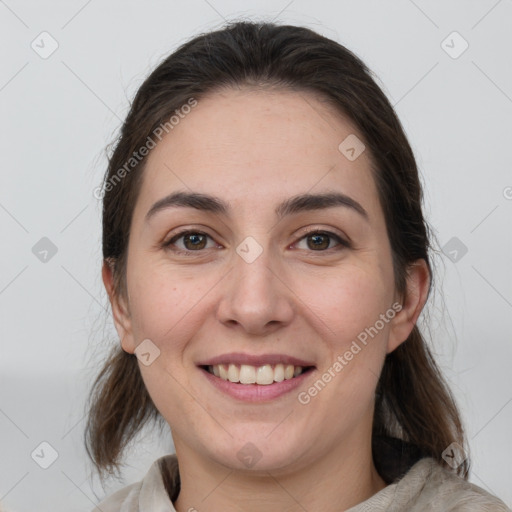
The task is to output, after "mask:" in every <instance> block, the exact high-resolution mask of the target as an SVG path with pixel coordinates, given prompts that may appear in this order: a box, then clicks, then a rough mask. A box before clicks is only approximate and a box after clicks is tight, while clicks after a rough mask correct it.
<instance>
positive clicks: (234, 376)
mask: <svg viewBox="0 0 512 512" xmlns="http://www.w3.org/2000/svg"><path fill="white" fill-rule="evenodd" d="M228 380H229V381H231V382H240V370H239V368H238V366H235V365H234V364H230V365H229V368H228Z"/></svg>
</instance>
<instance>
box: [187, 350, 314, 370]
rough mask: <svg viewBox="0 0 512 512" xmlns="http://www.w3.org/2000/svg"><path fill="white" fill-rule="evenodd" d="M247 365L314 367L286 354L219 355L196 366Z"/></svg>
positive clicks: (308, 362)
mask: <svg viewBox="0 0 512 512" xmlns="http://www.w3.org/2000/svg"><path fill="white" fill-rule="evenodd" d="M229 363H232V364H240V365H241V364H247V365H250V366H263V365H265V364H293V365H294V366H302V367H306V366H314V365H313V363H311V362H310V361H305V360H304V359H299V358H298V357H293V356H289V355H286V354H260V355H251V354H244V353H242V352H232V353H230V354H221V355H219V356H215V357H212V358H210V359H206V360H204V361H201V362H199V363H197V366H215V365H216V364H229Z"/></svg>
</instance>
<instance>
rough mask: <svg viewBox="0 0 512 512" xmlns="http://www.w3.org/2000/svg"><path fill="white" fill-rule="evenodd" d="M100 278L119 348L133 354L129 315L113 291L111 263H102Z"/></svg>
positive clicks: (123, 303)
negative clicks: (108, 304)
mask: <svg viewBox="0 0 512 512" xmlns="http://www.w3.org/2000/svg"><path fill="white" fill-rule="evenodd" d="M101 277H102V279H103V284H104V285H105V289H106V290H107V294H108V298H109V300H110V306H111V307H112V315H113V317H114V325H115V328H116V331H117V334H118V336H119V339H120V340H121V347H122V349H123V350H124V351H125V352H128V353H129V354H133V353H134V351H135V344H134V340H133V333H132V323H131V318H130V313H129V310H128V307H127V304H126V303H125V300H124V299H123V298H122V297H120V295H119V294H118V293H117V291H116V289H115V286H114V273H113V265H112V263H111V262H107V261H104V262H103V267H102V269H101Z"/></svg>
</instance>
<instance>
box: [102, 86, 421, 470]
mask: <svg viewBox="0 0 512 512" xmlns="http://www.w3.org/2000/svg"><path fill="white" fill-rule="evenodd" d="M355 136H357V131H356V130H355V129H354V128H353V126H352V125H351V124H350V123H349V122H348V121H347V120H344V119H343V118H342V117H341V116H340V115H339V114H338V113H335V112H334V111H333V109H332V108H328V107H327V106H326V105H325V104H322V103H320V102H319V101H318V100H317V99H315V98H314V97H313V96H312V95H309V94H306V93H297V92H288V91H281V92H268V91H257V92H255V91H250V90H237V91H234V90H233V91H231V90H230V91H224V92H222V93H220V92H216V93H215V94H212V95H210V96H209V97H207V98H205V99H201V100H200V101H198V104H197V106H195V107H194V108H193V109H191V112H190V113H189V114H188V115H186V116H184V118H182V119H180V121H179V123H178V124H176V125H175V126H174V128H173V129H172V130H171V131H170V132H169V133H168V135H166V136H165V137H164V138H163V139H162V141H161V142H160V143H159V144H158V145H157V146H156V148H155V149H152V150H151V153H150V154H149V157H148V161H147V166H146V168H145V171H144V173H145V174H144V180H143V184H142V187H141V190H140V195H139V196H138V199H137V203H136V206H135V209H134V214H133V220H132V225H131V233H130V241H129V247H128V259H127V271H126V279H127V281H126V283H127V301H126V302H123V301H122V300H121V302H120V303H119V304H120V305H118V306H116V309H115V318H116V327H117V329H118V332H119V334H120V337H121V339H122V346H123V348H124V349H125V350H126V351H128V352H134V351H135V349H136V347H137V346H139V345H140V344H141V343H142V342H143V341H144V340H149V341H144V344H143V345H140V347H139V349H138V350H137V354H138V356H139V366H140V369H141V372H142V376H143V379H144V382H145V384H146V386H147V389H148V391H149V394H150V395H151V398H152V399H153V401H154V403H155V405H156V407H157V408H158V410H159V411H160V413H161V414H162V415H163V416H164V418H165V419H166V421H167V422H168V423H169V425H170V427H171V429H172V433H173V438H174V442H175V445H176V449H177V452H178V455H180V451H182V452H185V450H187V451H189V452H194V453H195V455H197V456H200V457H203V458H204V460H207V459H208V460H209V461H210V462H211V461H212V460H213V461H215V462H218V463H220V464H222V465H225V466H228V467H233V468H239V469H243V468H249V467H251V465H252V464H254V463H255V462H256V463H257V465H255V469H263V470H269V469H274V470H276V469H283V468H291V467H300V466H301V465H305V464H310V463H311V461H312V460H314V458H316V457H321V456H322V455H325V454H329V453H333V451H335V450H337V449H338V447H342V446H344V447H345V449H346V447H347V443H351V445H352V446H356V445H357V442H359V441H361V439H364V443H366V444H367V443H368V442H369V435H370V432H371V421H372V413H373V403H374V402H373V400H374V391H375V387H376V385H377V380H378V376H379V374H380V371H381V368H382V364H383V360H384V357H385V355H386V353H387V352H390V351H392V350H393V349H394V348H396V346H397V345H398V344H399V343H400V342H402V341H403V340H404V339H405V338H406V337H407V335H408V334H409V332H410V330H411V329H412V326H413V323H411V322H409V323H406V322H405V321H403V320H400V319H401V318H402V315H403V313H404V311H402V312H401V313H397V309H399V307H398V308H395V309H393V308H392V305H393V304H394V303H395V306H396V302H395V301H397V300H398V299H399V298H398V296H397V295H396V294H395V289H394V279H393V271H392V260H391V250H390V245H389V241H388V238H387V233H386V227H385V222H384V217H383V213H382V210H381V208H380V205H379V201H378V195H377V190H376V188H375V184H374V181H373V179H372V176H371V174H370V160H369V154H368V150H363V151H362V152H361V150H362V147H361V146H358V145H357V139H355V138H354V137H355ZM347 137H349V139H347ZM346 139H347V140H346ZM345 140H346V142H344V143H343V144H342V146H341V149H340V147H339V146H340V144H341V143H342V142H343V141H345ZM354 141H355V142H354ZM351 148H353V150H352V149H351ZM360 152H361V153H360ZM358 153H360V154H359V156H358ZM177 192H180V193H182V194H184V195H185V196H186V195H188V194H202V195H204V196H208V200H204V201H197V200H196V201H195V203H194V202H193V203H192V204H195V207H194V206H191V205H190V204H189V205H188V206H186V205H184V203H185V202H186V201H182V203H181V204H178V203H176V202H172V201H170V200H169V201H167V202H165V200H164V199H165V198H168V197H169V196H172V194H176V193H177ZM323 194H343V195H344V196H347V197H348V198H350V199H349V201H352V203H353V204H356V202H357V203H358V204H359V205H360V207H354V206H350V205H349V206H347V204H345V205H344V204H342V203H341V202H339V201H332V202H328V201H327V200H325V199H324V200H320V201H317V200H314V199H312V200H310V201H309V200H307V198H303V199H302V200H300V199H299V200H297V198H299V197H301V196H317V195H323ZM162 200H164V202H163V203H162V202H161V203H159V202H160V201H162ZM158 203H159V206H157V207H155V208H154V205H156V204H158ZM218 203H222V204H223V205H224V206H225V209H224V210H222V211H221V209H220V208H214V207H213V206H212V204H218ZM358 210H359V211H358ZM149 212H151V213H149ZM363 212H366V213H363ZM185 230H186V231H189V232H191V233H189V235H188V236H178V235H179V233H180V232H182V231H185ZM310 232H311V233H310ZM194 233H195V234H194ZM308 233H309V234H308ZM315 233H316V234H315ZM345 241H346V242H347V243H348V245H345ZM169 242H170V243H169ZM104 277H105V276H104ZM414 320H415V319H414ZM370 333H371V334H370ZM365 334H366V336H365ZM363 340H365V341H364V342H363ZM354 343H355V344H354ZM356 347H359V349H358V348H356ZM294 359H295V363H296V366H298V365H300V364H302V365H303V366H304V367H313V368H310V369H309V370H308V371H307V372H305V373H303V374H302V375H300V376H299V377H296V378H293V379H288V378H285V379H284V380H283V371H284V372H285V373H286V371H288V372H290V371H291V370H286V366H287V364H289V363H290V362H291V363H293V360H294ZM214 362H219V363H226V364H229V363H232V364H234V365H235V366H233V367H232V369H231V370H230V369H229V367H228V366H226V367H225V368H226V371H228V372H230V373H229V375H230V376H231V377H233V378H236V376H237V369H238V368H239V367H240V368H241V370H242V373H243V375H244V377H243V378H244V380H245V378H246V377H247V379H248V381H250V380H251V377H254V376H255V375H258V374H259V378H260V379H263V380H262V381H261V382H263V381H264V380H265V379H270V380H272V381H273V380H274V379H275V380H276V381H282V382H276V383H274V384H254V383H252V384H243V383H229V382H227V381H225V380H224V379H223V378H221V377H220V376H219V377H217V376H215V375H211V374H209V373H208V371H207V370H205V369H204V368H203V367H202V365H207V364H208V363H212V364H213V363H214ZM243 363H248V366H247V367H245V365H244V367H242V366H240V365H241V364H243ZM336 363H338V364H336ZM269 364H270V367H269V366H268V365H269ZM279 364H283V365H284V366H283V367H282V369H281V368H280V367H277V369H276V366H275V365H279ZM265 365H267V366H265ZM260 367H265V368H264V369H260ZM253 368H254V369H253ZM282 370H283V371H282ZM269 372H270V373H269ZM274 372H275V373H274ZM289 376H290V375H289V374H288V375H286V377H289ZM329 376H330V378H329ZM319 381H320V383H318V382H319ZM315 383H316V387H315ZM354 443H355V444H354Z"/></svg>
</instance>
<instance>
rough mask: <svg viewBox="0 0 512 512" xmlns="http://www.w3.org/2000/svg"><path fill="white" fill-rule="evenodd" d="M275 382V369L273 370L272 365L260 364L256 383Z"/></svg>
mask: <svg viewBox="0 0 512 512" xmlns="http://www.w3.org/2000/svg"><path fill="white" fill-rule="evenodd" d="M272 382H274V371H273V370H272V366H270V365H269V364H266V365H265V366H260V367H259V368H258V370H257V371H256V384H264V385H266V384H272Z"/></svg>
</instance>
